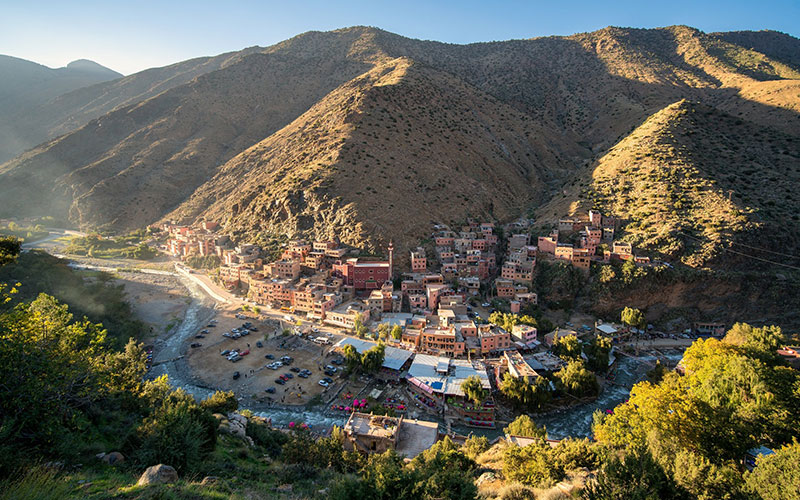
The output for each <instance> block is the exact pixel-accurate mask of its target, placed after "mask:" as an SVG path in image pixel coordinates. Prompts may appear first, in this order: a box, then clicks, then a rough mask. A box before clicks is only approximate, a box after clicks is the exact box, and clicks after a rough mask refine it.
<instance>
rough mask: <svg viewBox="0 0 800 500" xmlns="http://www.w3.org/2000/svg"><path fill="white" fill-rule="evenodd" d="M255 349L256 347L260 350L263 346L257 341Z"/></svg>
mask: <svg viewBox="0 0 800 500" xmlns="http://www.w3.org/2000/svg"><path fill="white" fill-rule="evenodd" d="M256 347H258V348H259V349H260V348H262V347H264V344H262V343H261V341H260V340H259V341H258V342H256Z"/></svg>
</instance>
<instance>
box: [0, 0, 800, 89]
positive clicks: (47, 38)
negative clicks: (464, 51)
mask: <svg viewBox="0 0 800 500" xmlns="http://www.w3.org/2000/svg"><path fill="white" fill-rule="evenodd" d="M672 24H687V25H690V26H694V27H696V28H699V29H701V30H703V31H707V32H710V31H730V30H744V29H750V30H760V29H773V30H778V31H783V32H786V33H789V34H791V35H793V36H800V0H761V1H759V0H727V1H720V0H712V1H703V0H664V1H657V0H656V1H653V0H622V1H614V2H612V1H606V2H604V1H601V0H582V1H578V0H552V1H548V2H542V1H538V0H536V1H527V2H523V1H502V0H497V1H484V2H481V1H474V0H459V1H438V2H437V1H435V0H428V1H418V0H396V1H394V2H385V1H380V0H372V1H349V2H343V1H338V2H337V1H334V0H328V1H317V0H313V1H310V0H309V1H303V0H284V1H281V2H272V1H260V2H259V1H239V2H237V1H226V2H222V1H220V2H210V1H203V0H192V1H189V0H186V1H169V0H162V1H151V0H128V1H126V0H106V1H102V2H101V1H81V0H73V1H69V0H59V1H48V0H43V1H36V0H30V1H26V0H0V53H2V54H7V55H12V56H16V57H21V58H24V59H29V60H32V61H36V62H39V63H41V64H45V65H47V66H51V67H60V66H63V65H65V64H66V63H68V62H69V61H72V60H74V59H81V58H85V59H92V60H94V61H97V62H99V63H100V64H103V65H105V66H108V67H110V68H112V69H115V70H117V71H119V72H121V73H125V74H130V73H134V72H136V71H140V70H142V69H145V68H150V67H154V66H164V65H167V64H171V63H173V62H177V61H181V60H184V59H189V58H191V57H197V56H204V55H213V54H219V53H221V52H227V51H232V50H239V49H241V48H244V47H249V46H253V45H262V46H266V45H271V44H273V43H276V42H279V41H281V40H284V39H286V38H289V37H292V36H294V35H296V34H299V33H302V32H304V31H309V30H331V29H336V28H342V27H346V26H353V25H369V26H377V27H380V28H383V29H386V30H388V31H392V32H394V33H398V34H401V35H405V36H409V37H413V38H423V39H432V40H441V41H445V42H454V43H468V42H476V41H489V40H506V39H510V38H530V37H535V36H546V35H569V34H572V33H576V32H585V31H593V30H596V29H599V28H603V27H605V26H608V25H613V26H633V27H643V28H649V27H656V26H668V25H672Z"/></svg>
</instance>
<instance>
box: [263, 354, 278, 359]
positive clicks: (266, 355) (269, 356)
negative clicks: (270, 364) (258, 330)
mask: <svg viewBox="0 0 800 500" xmlns="http://www.w3.org/2000/svg"><path fill="white" fill-rule="evenodd" d="M264 357H265V358H267V359H275V356H274V355H272V354H265V355H264Z"/></svg>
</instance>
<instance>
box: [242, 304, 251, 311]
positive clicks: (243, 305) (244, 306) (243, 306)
mask: <svg viewBox="0 0 800 500" xmlns="http://www.w3.org/2000/svg"><path fill="white" fill-rule="evenodd" d="M249 310H250V306H249V305H247V304H242V311H245V312H247V311H249Z"/></svg>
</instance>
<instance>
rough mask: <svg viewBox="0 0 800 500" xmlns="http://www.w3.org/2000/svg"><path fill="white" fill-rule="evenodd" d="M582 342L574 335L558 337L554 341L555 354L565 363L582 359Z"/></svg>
mask: <svg viewBox="0 0 800 500" xmlns="http://www.w3.org/2000/svg"><path fill="white" fill-rule="evenodd" d="M581 351H582V348H581V341H580V340H578V337H577V336H575V335H574V334H569V335H557V336H555V338H554V339H553V353H554V354H555V355H556V356H558V357H559V358H561V359H563V360H564V361H570V360H575V359H580V357H581Z"/></svg>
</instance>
